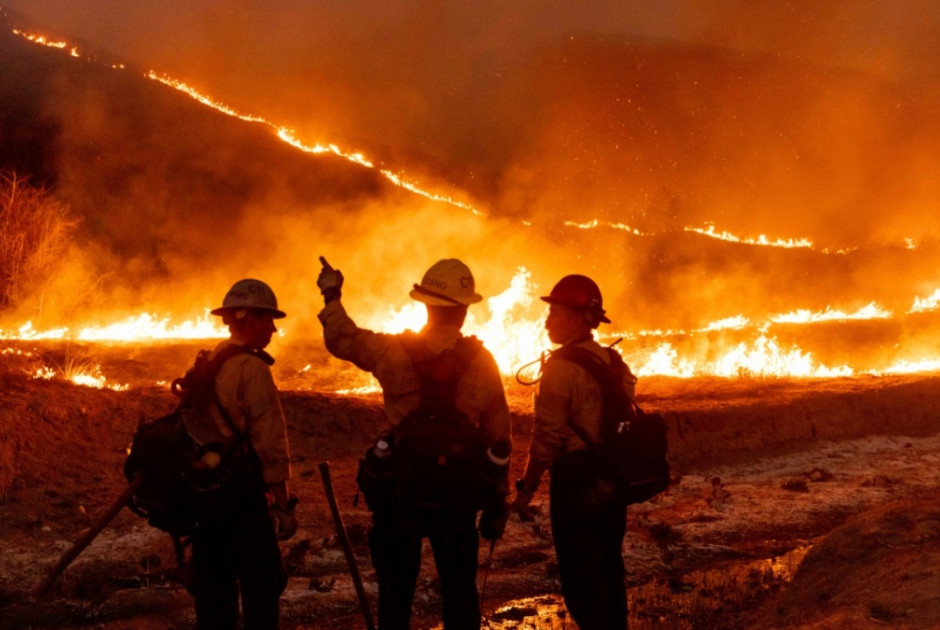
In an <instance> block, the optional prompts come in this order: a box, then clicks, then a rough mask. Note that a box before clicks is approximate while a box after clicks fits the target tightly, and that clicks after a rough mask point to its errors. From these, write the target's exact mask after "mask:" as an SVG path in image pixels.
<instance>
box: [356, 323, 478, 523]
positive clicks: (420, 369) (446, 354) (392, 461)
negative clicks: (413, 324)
mask: <svg viewBox="0 0 940 630" xmlns="http://www.w3.org/2000/svg"><path fill="white" fill-rule="evenodd" d="M402 340H403V345H404V347H405V350H406V351H407V353H408V355H409V357H410V358H411V361H412V365H414V369H415V372H416V373H417V375H418V379H419V381H420V394H421V403H420V404H419V406H418V408H417V409H415V410H414V411H412V412H411V413H409V414H408V415H407V416H405V417H404V418H403V419H402V420H401V422H400V423H399V424H398V426H397V427H396V428H395V431H394V435H393V436H391V437H390V438H389V439H390V440H391V442H392V444H391V455H389V456H385V457H382V459H381V460H380V459H378V458H377V457H376V449H373V448H370V449H369V451H367V452H366V456H365V457H364V458H363V460H362V461H361V462H360V469H359V473H358V475H357V479H356V480H357V482H358V483H359V489H360V490H361V491H362V493H363V495H364V497H365V500H366V503H367V504H368V505H369V508H370V509H372V510H373V511H375V510H377V509H378V510H381V509H383V508H385V507H389V506H391V505H392V504H393V503H396V502H397V503H398V504H399V505H400V506H401V507H403V508H404V509H406V510H407V511H409V512H415V513H419V514H424V515H446V514H457V513H467V512H475V511H476V510H478V509H480V507H481V506H482V504H483V502H484V501H485V500H486V499H487V497H485V496H483V487H484V484H483V482H482V479H483V468H484V461H485V458H486V455H485V452H486V445H485V442H484V438H483V435H482V434H481V432H480V431H479V429H477V427H476V426H474V425H473V423H471V422H470V420H469V419H468V418H467V415H466V414H465V413H463V412H461V411H460V410H459V409H457V406H456V402H455V401H456V395H457V384H458V381H459V380H460V377H461V375H462V374H463V373H464V372H465V371H466V370H467V367H468V365H469V364H470V362H471V361H472V360H473V357H474V356H475V355H476V353H477V352H479V350H480V349H481V348H482V347H483V345H482V343H481V342H480V341H479V340H478V339H477V338H476V337H461V338H460V339H459V340H458V342H457V344H456V345H455V347H454V348H452V349H448V350H444V351H443V352H442V353H440V354H438V355H434V354H432V353H431V351H430V350H429V349H428V348H427V346H426V344H425V343H424V341H423V340H422V339H421V338H420V337H419V336H417V335H416V334H405V335H404V336H403V339H402ZM381 471H384V474H380V473H381Z"/></svg>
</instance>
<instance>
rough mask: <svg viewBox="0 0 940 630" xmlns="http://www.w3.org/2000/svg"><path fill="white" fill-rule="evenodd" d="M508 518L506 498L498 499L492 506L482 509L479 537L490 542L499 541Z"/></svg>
mask: <svg viewBox="0 0 940 630" xmlns="http://www.w3.org/2000/svg"><path fill="white" fill-rule="evenodd" d="M508 518H509V509H508V508H507V507H506V498H505V497H500V498H499V499H498V500H497V501H495V502H494V503H493V504H492V505H490V506H488V507H486V508H484V510H483V512H482V513H481V514H480V527H479V529H480V536H481V537H483V539H484V540H488V541H490V542H495V541H497V540H499V539H500V538H502V536H503V532H505V531H506V520H507V519H508Z"/></svg>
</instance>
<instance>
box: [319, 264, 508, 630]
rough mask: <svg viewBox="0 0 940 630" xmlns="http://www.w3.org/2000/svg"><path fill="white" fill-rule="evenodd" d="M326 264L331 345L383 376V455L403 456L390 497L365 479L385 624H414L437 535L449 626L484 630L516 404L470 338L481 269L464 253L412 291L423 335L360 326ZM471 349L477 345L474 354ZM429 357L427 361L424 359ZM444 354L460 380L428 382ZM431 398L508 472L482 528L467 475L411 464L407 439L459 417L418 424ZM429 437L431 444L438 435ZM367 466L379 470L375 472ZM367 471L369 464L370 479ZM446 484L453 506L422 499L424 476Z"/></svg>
mask: <svg viewBox="0 0 940 630" xmlns="http://www.w3.org/2000/svg"><path fill="white" fill-rule="evenodd" d="M320 260H321V262H322V263H323V268H322V270H321V271H320V274H319V277H318V278H317V285H318V286H319V288H320V291H321V293H322V294H323V298H324V303H325V306H324V308H323V310H322V311H320V313H319V319H320V322H321V323H322V324H323V336H324V341H325V343H326V347H327V349H328V350H329V351H330V352H331V353H332V354H333V355H334V356H336V357H338V358H340V359H344V360H347V361H351V362H352V363H353V364H355V365H356V366H357V367H359V368H360V369H362V370H365V371H367V372H370V373H372V374H373V375H374V376H375V378H376V379H377V380H378V381H379V384H380V385H381V386H382V392H383V397H384V405H385V420H386V425H385V426H384V427H382V428H381V430H380V432H379V439H378V440H377V443H376V448H375V449H374V451H373V452H378V453H380V455H384V454H385V453H387V452H388V451H391V457H392V458H395V459H394V461H395V462H396V464H395V466H394V468H393V469H392V472H391V473H390V474H391V475H392V477H391V481H392V483H391V484H390V485H388V486H386V492H385V493H379V494H384V496H376V492H375V491H373V492H371V493H370V492H368V491H367V490H368V488H366V487H364V485H363V483H362V482H361V481H360V488H361V489H363V493H364V494H365V496H366V501H367V503H368V504H369V508H370V510H371V511H372V530H371V532H370V534H369V549H370V552H371V557H372V563H373V565H374V566H375V570H376V576H377V579H378V584H379V610H378V622H379V623H378V625H379V628H381V630H400V629H401V630H404V629H407V628H409V623H410V616H411V604H412V600H413V599H414V593H415V584H416V581H417V577H418V573H419V569H420V566H421V546H422V541H423V539H424V538H428V539H429V542H430V545H431V549H432V551H433V555H434V561H435V565H436V568H437V573H438V577H439V578H440V584H441V598H442V600H443V601H442V617H443V625H444V628H445V629H446V630H461V629H469V628H473V629H474V630H478V629H479V627H480V619H481V614H480V604H479V600H478V595H477V588H476V575H477V563H478V549H479V537H480V536H482V537H483V538H484V539H487V540H490V541H495V540H496V539H498V538H499V537H500V536H501V535H502V533H503V530H504V528H505V524H506V516H507V514H508V511H507V506H506V500H505V497H506V495H507V494H508V482H507V481H506V478H505V477H506V471H507V470H508V464H509V453H510V449H511V442H510V416H509V408H508V406H507V404H506V396H505V392H504V391H503V382H502V377H501V376H500V372H499V368H498V366H497V365H496V361H495V360H494V359H493V356H492V355H491V354H490V353H489V351H487V350H486V349H485V348H483V346H482V344H480V343H479V341H476V340H475V338H472V337H464V336H463V335H462V334H461V327H462V326H463V323H464V319H465V318H466V315H467V307H468V306H469V305H471V304H475V303H477V302H480V301H481V300H482V297H481V296H480V295H479V294H478V293H476V291H475V283H474V279H473V274H472V273H471V272H470V269H469V268H468V267H467V266H466V265H465V264H464V263H463V262H461V261H459V260H456V259H445V260H440V261H438V262H436V263H434V265H432V266H431V267H430V268H429V269H428V270H427V272H426V273H425V274H424V277H423V278H422V280H421V283H420V284H415V285H414V287H413V289H412V290H411V292H410V297H411V298H412V299H414V300H417V301H418V302H421V303H423V304H424V305H425V306H426V307H427V316H428V319H427V325H426V326H424V328H422V330H421V331H420V332H419V333H417V334H415V333H411V332H410V331H407V332H405V333H400V334H383V333H377V332H373V331H371V330H366V329H363V328H359V327H358V326H357V325H356V324H355V323H354V322H353V320H352V319H350V317H349V315H347V314H346V310H345V308H344V307H343V304H342V302H341V295H342V287H343V276H342V274H341V273H340V272H339V270H335V269H333V268H332V267H330V266H329V264H328V263H327V262H326V261H325V260H324V259H323V258H321V259H320ZM464 348H466V349H468V351H467V352H464V350H462V349H464ZM419 350H421V351H422V352H423V354H421V353H419ZM461 354H465V355H466V357H465V359H463V360H461V359H460V358H459V357H460V355H461ZM420 356H423V357H425V359H421V360H419V358H420ZM444 357H451V358H452V359H453V361H454V364H456V365H458V366H459V367H458V368H456V370H455V371H453V372H450V371H449V369H448V370H444V372H447V373H448V374H449V375H450V376H447V379H450V380H444V381H441V382H442V383H445V382H446V383H451V387H450V388H449V387H448V386H442V387H440V388H434V387H433V386H432V387H428V386H427V382H428V379H429V378H431V377H430V376H429V375H428V373H427V370H425V369H423V368H422V366H423V365H430V364H433V365H435V366H442V365H444V362H443V359H444ZM425 360H426V361H425ZM441 378H443V376H442V377H441ZM429 390H438V391H429ZM447 391H450V394H447V393H446V392H447ZM429 397H431V398H437V400H436V403H435V404H436V405H439V406H440V407H447V406H448V405H450V406H452V407H455V408H456V410H457V412H459V414H460V415H461V417H462V418H464V419H465V420H466V421H468V422H469V423H470V425H472V427H473V434H475V435H476V436H478V438H479V439H480V440H481V442H482V445H483V447H485V449H486V457H487V460H486V461H489V462H490V463H492V464H495V465H496V466H498V467H499V469H500V470H501V471H502V473H501V474H502V479H501V480H499V482H498V483H497V487H495V488H494V489H493V493H492V495H491V496H489V498H488V505H486V506H484V507H483V508H482V514H481V516H480V523H479V529H478V526H477V523H476V515H477V511H478V510H479V509H481V507H480V506H479V505H478V504H477V501H476V500H475V498H474V497H473V496H472V495H473V492H462V490H461V489H462V488H463V487H464V486H462V485H461V486H459V487H458V484H459V483H463V481H462V480H458V479H457V478H456V477H455V476H452V475H451V473H450V472H446V469H445V468H444V467H442V468H441V471H442V472H441V473H440V474H439V475H438V474H431V475H414V474H412V473H409V471H410V470H413V469H414V468H413V466H417V465H418V464H415V463H409V462H410V461H411V460H409V459H408V458H409V457H411V455H410V454H409V453H410V451H409V450H408V449H407V448H406V444H407V442H408V439H407V438H406V436H409V435H413V432H414V431H416V430H420V428H421V426H430V427H431V428H433V426H434V425H435V423H436V424H438V425H440V426H441V427H443V426H444V425H443V424H441V423H444V422H445V421H446V422H450V419H445V418H443V417H441V416H433V415H432V416H428V417H426V418H424V419H423V420H422V421H420V422H414V420H415V418H417V417H419V416H420V415H421V412H422V410H423V409H425V408H426V407H427V406H428V405H429V401H428V400H427V399H428V398H429ZM448 398H449V399H448ZM468 439H470V438H469V437H468ZM426 443H427V444H430V443H431V440H428V441H427V442H426ZM370 459H374V458H373V457H372V456H371V455H367V457H366V458H365V460H364V461H366V460H370ZM444 459H446V458H442V459H441V461H443V460H444ZM385 461H392V460H391V459H386V460H385ZM414 461H418V460H417V459H415V460H414ZM366 466H368V464H366ZM365 472H366V473H368V474H369V475H372V474H373V472H372V471H369V470H366V471H365ZM362 474H363V471H362V470H360V478H361V477H362ZM442 480H443V483H444V484H445V485H444V488H443V489H444V490H445V492H446V493H447V494H448V495H449V499H450V500H451V501H452V502H448V504H447V505H438V504H436V503H434V502H433V501H431V500H428V501H421V500H416V499H415V497H416V496H418V495H420V494H421V492H422V490H421V489H418V488H417V487H419V486H420V487H422V488H423V486H422V482H424V481H427V482H433V483H432V484H431V485H433V484H434V483H441V482H442ZM450 484H453V485H450ZM402 488H407V490H402ZM422 496H423V495H422ZM478 531H479V533H478Z"/></svg>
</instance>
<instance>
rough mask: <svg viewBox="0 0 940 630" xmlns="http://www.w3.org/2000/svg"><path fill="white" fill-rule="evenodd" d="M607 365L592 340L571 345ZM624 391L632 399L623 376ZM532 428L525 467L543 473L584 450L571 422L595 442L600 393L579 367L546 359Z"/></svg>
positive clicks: (631, 383)
mask: <svg viewBox="0 0 940 630" xmlns="http://www.w3.org/2000/svg"><path fill="white" fill-rule="evenodd" d="M574 345H575V347H577V348H583V349H585V350H588V351H589V352H591V353H593V354H595V355H597V356H598V357H600V358H601V359H602V360H603V361H604V363H607V364H610V355H609V354H608V353H607V350H606V348H604V347H603V346H601V345H600V344H599V343H597V342H596V341H594V340H593V339H590V340H587V341H583V342H581V343H577V344H574ZM623 386H624V389H625V390H626V392H627V394H628V395H629V396H630V397H631V398H633V396H634V394H635V387H636V379H635V377H633V376H632V375H631V374H629V373H627V374H626V375H625V377H624V384H623ZM534 398H535V426H534V429H533V431H532V444H531V446H530V447H529V466H528V467H527V468H529V467H536V468H537V469H538V470H545V469H547V468H548V467H549V466H551V465H552V464H553V463H554V462H555V461H556V460H557V459H558V458H559V457H561V456H562V455H564V454H566V453H570V452H571V451H577V450H581V449H585V448H588V445H587V444H585V442H584V440H582V439H581V438H580V437H579V436H578V434H577V433H575V431H574V430H573V429H572V428H571V425H570V424H569V423H570V422H574V423H575V424H577V425H578V426H579V427H581V428H583V429H584V431H585V432H586V433H587V435H588V436H589V437H590V438H592V439H594V440H596V439H598V436H599V434H600V427H601V414H602V398H603V396H602V393H601V388H600V385H598V383H597V381H596V380H595V379H594V378H593V377H592V376H591V375H590V374H589V373H588V372H587V370H585V369H584V368H582V367H580V366H579V365H577V364H575V363H573V362H571V361H564V360H560V359H556V360H551V359H549V360H548V361H547V362H546V363H545V367H544V370H543V372H542V380H541V381H539V389H538V392H537V393H536V395H535V397H534Z"/></svg>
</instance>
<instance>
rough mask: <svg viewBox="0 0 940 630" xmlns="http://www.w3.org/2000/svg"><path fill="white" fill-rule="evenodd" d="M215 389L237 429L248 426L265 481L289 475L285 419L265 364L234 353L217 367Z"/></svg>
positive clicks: (221, 421) (222, 425) (217, 419)
mask: <svg viewBox="0 0 940 630" xmlns="http://www.w3.org/2000/svg"><path fill="white" fill-rule="evenodd" d="M216 390H217V391H218V393H219V400H220V401H221V403H222V404H223V405H224V406H225V408H226V409H227V410H228V411H229V414H230V415H231V417H232V421H233V422H234V423H235V424H236V427H237V428H238V429H239V431H244V430H245V429H246V427H247V429H248V431H249V439H250V440H251V445H252V447H253V448H254V450H255V452H256V453H257V454H258V459H260V460H261V473H262V476H263V477H264V481H265V483H268V484H273V483H279V482H282V481H287V480H288V479H290V476H291V471H290V451H289V447H288V440H287V422H286V420H285V419H284V411H283V409H282V408H281V401H280V399H279V398H278V393H277V387H276V386H275V384H274V377H273V376H272V374H271V369H270V368H269V367H268V365H267V364H266V363H265V362H264V361H262V360H261V359H260V358H258V357H256V356H253V355H250V354H241V355H236V356H235V357H233V358H231V359H229V360H228V361H226V362H225V364H224V365H223V366H222V369H221V370H219V375H218V376H217V377H216ZM213 412H214V413H213V416H214V418H215V424H216V425H217V426H218V427H219V429H221V430H222V431H223V432H224V433H225V434H226V436H227V437H228V439H231V438H233V437H234V435H232V433H231V430H230V429H229V428H228V427H227V425H226V423H225V421H224V419H222V417H221V414H219V413H218V411H217V410H213Z"/></svg>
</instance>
